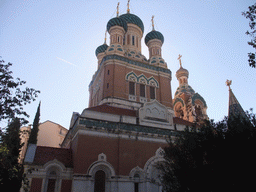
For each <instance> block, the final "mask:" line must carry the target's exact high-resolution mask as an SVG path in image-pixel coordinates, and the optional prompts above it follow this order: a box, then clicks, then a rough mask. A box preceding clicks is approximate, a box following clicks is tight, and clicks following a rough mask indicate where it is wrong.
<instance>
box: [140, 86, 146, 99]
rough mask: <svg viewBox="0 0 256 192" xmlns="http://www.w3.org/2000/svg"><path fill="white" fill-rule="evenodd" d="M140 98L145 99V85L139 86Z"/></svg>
mask: <svg viewBox="0 0 256 192" xmlns="http://www.w3.org/2000/svg"><path fill="white" fill-rule="evenodd" d="M140 96H141V97H145V85H143V84H140Z"/></svg>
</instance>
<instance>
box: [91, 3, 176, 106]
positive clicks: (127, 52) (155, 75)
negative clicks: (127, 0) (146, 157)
mask: <svg viewBox="0 0 256 192" xmlns="http://www.w3.org/2000/svg"><path fill="white" fill-rule="evenodd" d="M107 32H108V33H109V35H110V40H109V42H110V43H109V45H107V43H106V41H105V43H104V44H103V45H100V46H99V47H98V48H97V49H96V52H95V53H96V56H97V59H98V70H97V71H96V72H95V74H94V75H93V78H92V81H91V83H90V85H89V92H90V99H89V107H93V106H98V105H102V104H107V105H110V106H115V107H121V108H127V109H139V108H140V107H142V106H143V105H144V103H146V102H150V101H153V100H157V101H158V102H160V103H161V104H163V105H165V106H166V107H167V108H168V109H170V110H172V94H171V79H172V73H171V71H170V70H169V69H168V68H167V64H166V62H165V61H164V59H163V58H162V49H161V47H162V44H163V42H164V36H163V35H162V34H161V33H160V32H159V31H156V30H155V29H154V21H153V17H152V31H151V32H149V33H148V34H147V35H146V37H145V43H146V45H147V46H148V49H149V59H147V58H146V57H145V56H144V55H142V53H141V40H142V36H143V33H144V25H143V22H142V21H141V19H140V18H139V17H138V16H137V15H134V14H131V13H130V9H129V5H128V9H127V13H125V14H122V15H120V16H119V4H118V6H117V15H116V17H114V18H112V19H110V20H109V21H108V23H107Z"/></svg>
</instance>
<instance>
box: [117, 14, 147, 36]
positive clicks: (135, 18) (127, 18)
mask: <svg viewBox="0 0 256 192" xmlns="http://www.w3.org/2000/svg"><path fill="white" fill-rule="evenodd" d="M120 17H121V18H122V19H124V20H125V21H126V22H127V23H132V24H135V25H137V26H138V27H139V28H140V29H141V31H142V33H143V32H144V25H143V22H142V21H141V19H140V18H139V17H138V16H137V15H134V14H130V13H126V14H123V15H120Z"/></svg>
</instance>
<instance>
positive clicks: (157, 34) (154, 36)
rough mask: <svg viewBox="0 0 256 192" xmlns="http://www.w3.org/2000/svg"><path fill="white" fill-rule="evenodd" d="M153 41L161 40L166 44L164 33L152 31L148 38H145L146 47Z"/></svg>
mask: <svg viewBox="0 0 256 192" xmlns="http://www.w3.org/2000/svg"><path fill="white" fill-rule="evenodd" d="M152 39H159V40H161V41H162V43H164V36H163V35H162V33H160V32H159V31H155V30H153V31H151V32H149V33H148V34H147V35H146V37H145V43H146V45H147V44H148V42H149V41H150V40H152Z"/></svg>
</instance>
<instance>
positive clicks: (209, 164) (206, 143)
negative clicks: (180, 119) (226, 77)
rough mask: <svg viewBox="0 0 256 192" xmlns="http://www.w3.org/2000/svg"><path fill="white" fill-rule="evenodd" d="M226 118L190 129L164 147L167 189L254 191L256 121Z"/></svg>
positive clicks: (164, 181) (163, 173)
mask: <svg viewBox="0 0 256 192" xmlns="http://www.w3.org/2000/svg"><path fill="white" fill-rule="evenodd" d="M247 115H248V119H242V118H240V117H232V118H229V119H227V118H225V119H224V120H223V121H221V122H218V123H214V122H213V121H211V122H206V124H205V125H204V126H203V127H202V128H200V129H196V128H192V129H186V130H185V131H184V132H183V133H181V134H180V135H179V136H178V137H177V138H176V139H174V140H170V141H169V146H168V147H166V148H165V149H164V151H165V154H164V158H165V160H166V161H165V162H163V163H161V164H159V166H158V168H159V169H160V170H161V172H162V178H161V179H162V184H163V186H164V189H165V191H167V192H169V191H172V192H178V191H182V192H186V191H206V192H215V191H235V190H240V191H250V190H251V189H252V188H254V186H253V185H254V178H255V177H254V176H253V175H254V172H255V171H256V166H255V161H256V157H255V149H256V131H255V130H256V129H255V128H256V120H255V115H254V114H252V113H251V114H249V113H248V114H247Z"/></svg>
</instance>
